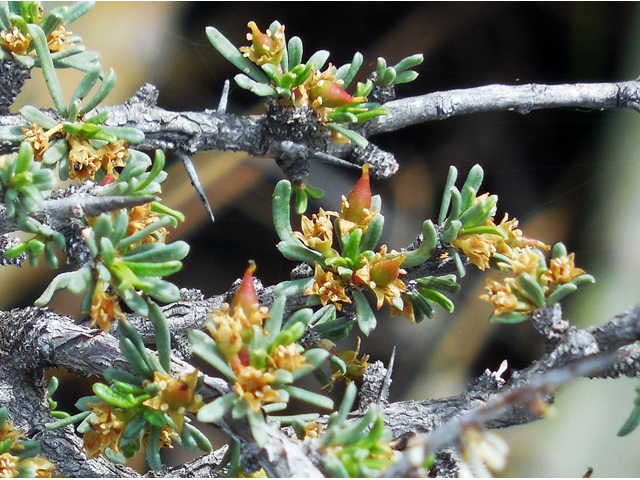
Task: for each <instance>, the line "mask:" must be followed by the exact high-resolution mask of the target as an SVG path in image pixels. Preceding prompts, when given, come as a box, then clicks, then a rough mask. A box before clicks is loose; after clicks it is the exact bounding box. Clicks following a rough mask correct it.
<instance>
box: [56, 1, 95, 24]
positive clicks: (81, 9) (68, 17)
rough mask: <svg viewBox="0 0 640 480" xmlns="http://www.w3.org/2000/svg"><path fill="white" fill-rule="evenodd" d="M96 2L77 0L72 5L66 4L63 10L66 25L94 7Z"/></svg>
mask: <svg viewBox="0 0 640 480" xmlns="http://www.w3.org/2000/svg"><path fill="white" fill-rule="evenodd" d="M95 3H96V2H93V1H90V2H86V1H82V2H76V3H74V4H73V5H71V6H65V7H64V9H63V11H62V18H63V21H64V23H65V25H69V24H70V23H72V22H74V21H76V20H77V19H78V18H80V17H81V16H82V15H84V14H85V13H87V12H88V11H89V10H91V9H92V8H93V6H94V5H95Z"/></svg>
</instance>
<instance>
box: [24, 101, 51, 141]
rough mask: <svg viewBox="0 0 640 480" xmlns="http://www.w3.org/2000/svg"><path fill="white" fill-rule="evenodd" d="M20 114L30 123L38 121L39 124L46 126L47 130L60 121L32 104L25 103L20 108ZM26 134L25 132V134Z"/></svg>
mask: <svg viewBox="0 0 640 480" xmlns="http://www.w3.org/2000/svg"><path fill="white" fill-rule="evenodd" d="M20 115H22V117H23V118H24V119H25V120H26V121H27V122H30V123H37V124H38V125H40V126H41V127H42V128H45V129H47V130H50V129H52V128H53V127H55V126H56V125H58V121H57V120H55V119H53V118H51V117H50V116H49V115H47V114H46V113H44V112H42V111H40V110H39V109H37V108H35V107H33V106H31V105H25V106H24V107H22V108H21V109H20ZM23 136H24V134H23Z"/></svg>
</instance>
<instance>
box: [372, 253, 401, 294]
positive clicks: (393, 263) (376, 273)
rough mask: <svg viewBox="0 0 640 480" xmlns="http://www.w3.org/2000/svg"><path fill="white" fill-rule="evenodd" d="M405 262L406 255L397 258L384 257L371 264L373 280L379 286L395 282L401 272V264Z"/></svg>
mask: <svg viewBox="0 0 640 480" xmlns="http://www.w3.org/2000/svg"><path fill="white" fill-rule="evenodd" d="M402 262H404V255H398V256H397V257H395V258H384V259H382V260H381V261H379V262H375V263H374V264H373V265H372V266H371V280H372V281H373V282H375V284H376V285H377V286H378V287H386V286H387V285H389V284H391V283H392V282H394V281H395V280H396V279H397V278H398V275H399V274H400V265H402Z"/></svg>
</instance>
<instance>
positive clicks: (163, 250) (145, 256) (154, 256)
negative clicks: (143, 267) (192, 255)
mask: <svg viewBox="0 0 640 480" xmlns="http://www.w3.org/2000/svg"><path fill="white" fill-rule="evenodd" d="M189 249H190V247H189V244H188V243H187V242H184V241H182V240H178V241H177V242H173V243H170V244H169V245H167V244H165V243H160V242H154V243H146V244H142V245H141V246H139V247H138V248H135V249H133V250H129V251H128V252H127V253H126V254H125V255H124V256H123V258H124V260H125V262H126V263H129V264H133V263H137V262H140V263H145V264H146V263H163V262H172V261H178V260H182V259H183V258H184V257H186V256H187V254H188V253H189Z"/></svg>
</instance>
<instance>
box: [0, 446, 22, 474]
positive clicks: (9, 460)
mask: <svg viewBox="0 0 640 480" xmlns="http://www.w3.org/2000/svg"><path fill="white" fill-rule="evenodd" d="M19 461H20V459H19V458H18V457H15V456H13V455H11V454H10V453H9V452H6V453H3V454H2V455H0V478H13V477H17V476H18V462H19Z"/></svg>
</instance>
